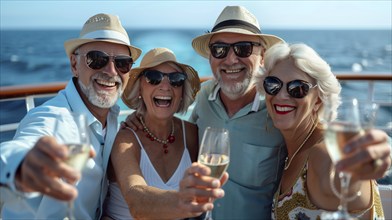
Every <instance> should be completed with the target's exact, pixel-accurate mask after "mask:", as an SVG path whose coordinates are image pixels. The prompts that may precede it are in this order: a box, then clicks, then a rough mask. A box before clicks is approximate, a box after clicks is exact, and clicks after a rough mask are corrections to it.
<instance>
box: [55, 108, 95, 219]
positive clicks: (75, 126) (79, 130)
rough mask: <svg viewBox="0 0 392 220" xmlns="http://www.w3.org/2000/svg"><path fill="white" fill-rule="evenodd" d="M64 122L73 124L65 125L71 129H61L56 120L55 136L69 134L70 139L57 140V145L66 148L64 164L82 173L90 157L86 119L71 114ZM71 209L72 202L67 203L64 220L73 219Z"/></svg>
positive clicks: (80, 115) (82, 116) (79, 115)
mask: <svg viewBox="0 0 392 220" xmlns="http://www.w3.org/2000/svg"><path fill="white" fill-rule="evenodd" d="M64 120H66V121H67V122H73V123H70V124H67V126H71V127H66V128H65V127H62V121H59V120H57V121H56V125H55V134H61V133H64V132H71V135H70V136H71V137H72V138H70V139H67V140H59V143H62V144H64V145H66V146H67V147H68V158H67V159H66V160H65V163H66V164H68V165H69V166H71V167H73V168H74V169H75V170H78V171H82V169H83V167H84V166H85V164H86V162H87V160H88V158H89V155H90V137H89V135H88V132H89V131H88V125H87V118H86V116H85V115H83V114H76V113H71V114H70V115H69V116H65V119H64ZM68 137H69V136H68ZM73 207H74V204H73V201H69V202H68V206H67V215H66V217H65V218H64V220H74V219H75V217H74V213H73Z"/></svg>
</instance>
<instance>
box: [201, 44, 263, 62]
mask: <svg viewBox="0 0 392 220" xmlns="http://www.w3.org/2000/svg"><path fill="white" fill-rule="evenodd" d="M253 46H261V44H260V43H255V42H248V41H242V42H237V43H234V44H227V43H212V44H210V45H209V48H210V51H211V55H212V56H213V57H215V58H217V59H223V58H225V57H226V56H227V54H228V53H229V50H230V47H233V50H234V53H235V55H237V56H238V57H242V58H245V57H249V56H250V55H251V54H252V52H253Z"/></svg>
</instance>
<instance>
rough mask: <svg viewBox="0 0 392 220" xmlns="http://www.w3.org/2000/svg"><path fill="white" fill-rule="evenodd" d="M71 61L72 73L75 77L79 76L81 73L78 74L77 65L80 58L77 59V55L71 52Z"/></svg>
mask: <svg viewBox="0 0 392 220" xmlns="http://www.w3.org/2000/svg"><path fill="white" fill-rule="evenodd" d="M69 61H70V63H71V71H72V75H73V76H75V77H78V75H79V74H78V67H77V64H78V59H77V57H76V55H75V54H71V57H70V58H69Z"/></svg>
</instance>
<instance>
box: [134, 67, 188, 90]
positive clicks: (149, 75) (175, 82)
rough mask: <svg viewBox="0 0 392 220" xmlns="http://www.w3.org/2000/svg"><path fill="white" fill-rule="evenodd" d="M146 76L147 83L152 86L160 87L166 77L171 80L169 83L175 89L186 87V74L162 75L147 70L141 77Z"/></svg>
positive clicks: (155, 71) (156, 71) (159, 72)
mask: <svg viewBox="0 0 392 220" xmlns="http://www.w3.org/2000/svg"><path fill="white" fill-rule="evenodd" d="M141 75H143V76H145V77H146V81H147V82H148V83H150V84H151V85H158V84H159V83H161V82H162V80H163V77H164V76H166V77H167V78H168V79H169V83H170V85H171V86H173V87H180V86H182V85H184V82H185V80H186V79H187V75H186V74H185V73H180V72H173V73H162V72H161V71H158V70H145V71H143V72H142V73H141V74H140V75H139V76H141Z"/></svg>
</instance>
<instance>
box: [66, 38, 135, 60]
mask: <svg viewBox="0 0 392 220" xmlns="http://www.w3.org/2000/svg"><path fill="white" fill-rule="evenodd" d="M91 42H108V43H114V44H120V45H124V46H127V47H128V48H129V50H130V51H131V54H132V59H133V61H136V60H137V59H138V58H139V57H140V55H141V54H142V50H141V49H139V48H137V47H135V46H131V45H128V44H126V43H124V42H121V41H117V40H112V39H72V40H68V41H66V42H65V43H64V48H65V52H66V53H67V56H68V57H71V54H72V53H73V52H74V51H75V50H76V48H78V47H79V46H81V45H83V44H87V43H91Z"/></svg>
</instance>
